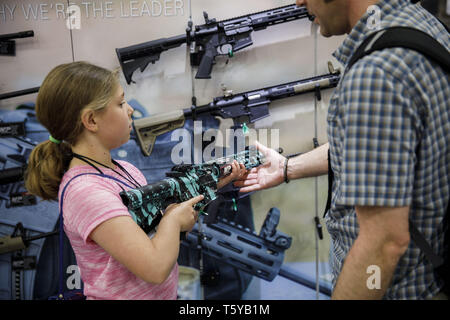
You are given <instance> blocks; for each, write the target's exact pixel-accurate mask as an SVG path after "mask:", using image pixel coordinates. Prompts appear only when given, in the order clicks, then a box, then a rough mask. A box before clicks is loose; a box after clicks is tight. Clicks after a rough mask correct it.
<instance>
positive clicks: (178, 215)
mask: <svg viewBox="0 0 450 320" xmlns="http://www.w3.org/2000/svg"><path fill="white" fill-rule="evenodd" d="M132 113H133V109H132V108H131V107H130V106H129V105H128V104H127V102H126V101H125V98H124V91H123V89H122V87H121V85H120V84H119V81H118V76H117V73H116V72H111V71H109V70H106V69H103V68H101V67H98V66H94V65H91V64H89V63H86V62H74V63H68V64H63V65H60V66H57V67H56V68H54V69H53V70H52V71H51V72H50V73H49V74H48V75H47V77H46V78H45V80H44V82H43V83H42V86H41V88H40V90H39V94H38V97H37V101H36V114H37V117H38V120H39V121H40V122H41V123H42V124H43V125H44V126H45V127H46V128H47V129H48V131H49V133H50V137H49V140H48V141H45V142H43V143H41V144H39V145H38V146H37V147H36V148H35V149H34V150H33V152H32V153H31V155H30V158H29V164H28V171H27V174H26V188H27V189H28V191H29V192H31V193H33V194H36V195H37V196H39V197H41V198H43V199H44V200H58V199H59V201H60V204H61V201H63V205H62V211H63V218H64V231H65V232H66V234H67V237H68V238H69V240H70V243H71V245H72V248H73V251H74V253H75V256H76V259H77V263H78V267H79V269H80V274H81V278H82V280H83V283H84V294H85V296H86V297H87V298H88V299H176V297H177V286H178V265H177V258H178V252H179V247H180V240H179V238H180V232H183V231H189V230H191V229H192V227H193V226H194V224H195V221H196V219H197V217H198V213H197V212H196V211H194V209H193V206H194V205H195V204H196V203H197V202H199V201H201V200H202V199H203V196H198V197H196V198H193V199H191V200H188V201H186V202H183V203H180V204H174V205H170V206H169V207H168V208H167V209H166V210H165V213H164V216H163V218H162V219H161V222H160V224H159V226H158V229H157V232H156V234H155V235H154V236H153V237H152V238H150V237H149V236H148V235H147V234H145V233H144V232H143V231H142V229H141V228H139V226H138V225H137V224H136V223H135V222H134V221H133V220H132V218H131V216H130V214H129V213H128V211H127V208H126V207H125V206H124V205H123V203H122V200H121V199H120V196H119V193H120V192H121V191H122V188H125V190H126V189H127V188H126V187H124V186H123V185H122V184H120V183H118V182H115V181H114V180H111V179H107V178H105V177H102V176H99V175H92V174H88V175H83V176H80V177H77V178H75V179H74V180H72V181H71V182H70V184H68V185H67V183H68V181H69V180H71V178H73V177H75V176H77V175H79V174H82V173H99V172H100V173H102V174H107V175H109V176H113V177H115V178H117V179H119V180H121V181H123V182H125V183H127V184H128V185H130V186H134V187H138V186H141V185H145V184H146V179H145V177H144V176H143V175H142V173H141V172H140V171H139V170H138V169H137V168H135V167H134V166H133V165H131V164H130V163H127V162H125V161H115V160H114V159H112V158H111V154H110V151H111V150H112V149H115V148H117V147H119V146H121V145H122V144H124V143H126V142H127V141H128V139H129V138H130V131H131V130H132V126H131V123H132V120H131V115H132ZM232 166H233V169H232V174H231V175H230V176H228V177H226V178H224V179H222V180H221V181H220V182H219V186H218V187H222V186H224V185H225V184H227V183H229V182H231V181H232V180H233V179H235V178H237V177H238V176H239V175H241V174H243V173H244V172H245V167H244V166H243V165H239V164H237V162H234V163H233V164H232ZM66 185H67V187H66ZM65 187H66V189H65V193H64V198H63V199H61V193H62V190H63V189H64V188H65Z"/></svg>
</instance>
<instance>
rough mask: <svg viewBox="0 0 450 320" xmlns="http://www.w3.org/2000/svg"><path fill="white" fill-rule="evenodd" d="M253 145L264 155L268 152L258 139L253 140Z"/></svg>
mask: <svg viewBox="0 0 450 320" xmlns="http://www.w3.org/2000/svg"><path fill="white" fill-rule="evenodd" d="M255 146H256V149H257V150H259V151H261V153H262V154H263V155H265V156H266V155H267V154H268V153H269V151H270V149H269V148H267V147H266V146H265V145H262V144H261V143H259V142H258V141H255Z"/></svg>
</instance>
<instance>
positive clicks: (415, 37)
mask: <svg viewBox="0 0 450 320" xmlns="http://www.w3.org/2000/svg"><path fill="white" fill-rule="evenodd" d="M398 47H402V48H407V49H411V50H414V51H417V52H419V53H421V54H423V55H424V56H426V57H427V58H429V59H431V60H433V61H434V62H435V63H437V64H439V65H440V66H441V67H442V68H443V69H444V70H445V71H446V72H447V73H450V53H449V51H448V50H447V49H446V48H445V47H444V46H442V45H441V44H440V43H439V42H438V41H437V40H436V39H434V38H433V37H432V36H430V35H428V34H426V33H425V32H423V31H420V30H417V29H413V28H409V27H392V28H388V29H384V30H380V31H378V32H375V33H374V34H372V35H370V36H369V37H368V38H367V39H365V40H364V42H363V43H362V44H361V45H360V46H359V48H358V49H357V50H356V52H355V53H354V54H353V56H352V58H351V59H350V61H349V63H348V65H347V70H350V68H351V67H352V66H353V65H354V64H355V63H356V62H357V61H358V60H360V59H361V58H362V57H364V56H366V55H369V54H371V53H372V52H374V51H378V50H383V49H388V48H398Z"/></svg>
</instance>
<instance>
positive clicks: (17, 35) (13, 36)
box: [0, 30, 34, 41]
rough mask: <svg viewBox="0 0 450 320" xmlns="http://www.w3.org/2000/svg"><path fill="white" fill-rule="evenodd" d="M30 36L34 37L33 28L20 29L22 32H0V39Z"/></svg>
mask: <svg viewBox="0 0 450 320" xmlns="http://www.w3.org/2000/svg"><path fill="white" fill-rule="evenodd" d="M30 37H34V31H33V30H28V31H22V32H17V33H8V34H2V35H0V41H7V40H12V39H19V38H30Z"/></svg>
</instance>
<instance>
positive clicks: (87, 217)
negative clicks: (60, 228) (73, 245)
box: [63, 177, 130, 243]
mask: <svg viewBox="0 0 450 320" xmlns="http://www.w3.org/2000/svg"><path fill="white" fill-rule="evenodd" d="M95 179H98V178H97V177H89V178H87V179H80V180H79V181H76V183H75V181H73V182H72V185H71V186H70V189H69V190H67V191H68V192H67V196H66V197H65V199H64V208H63V209H64V223H65V224H66V225H67V226H68V227H69V228H70V229H71V230H73V231H74V232H76V233H77V234H79V236H80V237H81V238H82V239H83V241H84V242H85V243H86V242H87V241H88V237H89V235H90V234H91V232H92V231H93V230H94V229H95V228H96V227H97V226H99V225H100V224H101V223H103V222H105V221H106V220H109V219H111V218H115V217H119V216H130V214H129V213H128V210H127V208H126V207H125V205H124V204H123V203H122V200H121V199H120V196H119V194H118V192H117V191H116V190H114V188H113V187H112V186H111V185H108V184H107V182H106V181H100V180H99V181H92V180H95ZM103 180H105V179H103Z"/></svg>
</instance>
